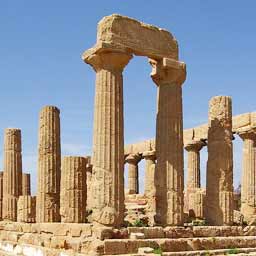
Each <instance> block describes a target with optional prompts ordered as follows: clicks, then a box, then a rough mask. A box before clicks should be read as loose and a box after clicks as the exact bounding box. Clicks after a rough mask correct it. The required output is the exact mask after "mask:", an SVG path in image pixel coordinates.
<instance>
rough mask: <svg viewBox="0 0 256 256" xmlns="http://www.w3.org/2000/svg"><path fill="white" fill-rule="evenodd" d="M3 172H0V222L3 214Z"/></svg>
mask: <svg viewBox="0 0 256 256" xmlns="http://www.w3.org/2000/svg"><path fill="white" fill-rule="evenodd" d="M3 175H4V173H3V172H0V220H2V216H3V215H2V213H3Z"/></svg>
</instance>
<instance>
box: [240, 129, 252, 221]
mask: <svg viewBox="0 0 256 256" xmlns="http://www.w3.org/2000/svg"><path fill="white" fill-rule="evenodd" d="M238 134H239V136H240V137H241V138H242V140H243V170H242V184H241V213H242V214H243V215H244V217H245V220H246V221H250V218H251V217H255V215H256V131H255V130H247V131H246V130H245V131H241V132H239V133H238Z"/></svg>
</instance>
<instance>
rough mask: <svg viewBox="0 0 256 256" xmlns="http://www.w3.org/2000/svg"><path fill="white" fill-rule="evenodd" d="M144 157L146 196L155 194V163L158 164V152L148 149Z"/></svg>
mask: <svg viewBox="0 0 256 256" xmlns="http://www.w3.org/2000/svg"><path fill="white" fill-rule="evenodd" d="M142 156H143V158H144V159H145V162H146V163H145V185H144V186H145V187H144V190H145V196H152V195H155V191H156V187H155V183H156V181H155V179H156V177H155V165H156V152H155V151H146V152H144V153H143V155H142Z"/></svg>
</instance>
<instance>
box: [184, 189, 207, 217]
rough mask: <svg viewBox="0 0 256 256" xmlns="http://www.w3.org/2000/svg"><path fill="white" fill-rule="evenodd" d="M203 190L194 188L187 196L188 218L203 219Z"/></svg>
mask: <svg viewBox="0 0 256 256" xmlns="http://www.w3.org/2000/svg"><path fill="white" fill-rule="evenodd" d="M204 206H205V189H202V188H195V189H194V191H193V193H189V194H188V209H189V216H190V217H194V218H200V219H203V218H204V217H205V215H204V209H205V207H204Z"/></svg>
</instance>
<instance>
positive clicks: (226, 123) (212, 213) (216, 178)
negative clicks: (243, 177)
mask: <svg viewBox="0 0 256 256" xmlns="http://www.w3.org/2000/svg"><path fill="white" fill-rule="evenodd" d="M232 139H233V134H232V103H231V98H230V97H227V96H216V97H213V98H212V99H211V100H210V104H209V130H208V162H207V179H206V209H207V210H206V220H207V222H208V224H209V225H219V226H221V225H232V224H233V144H232Z"/></svg>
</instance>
